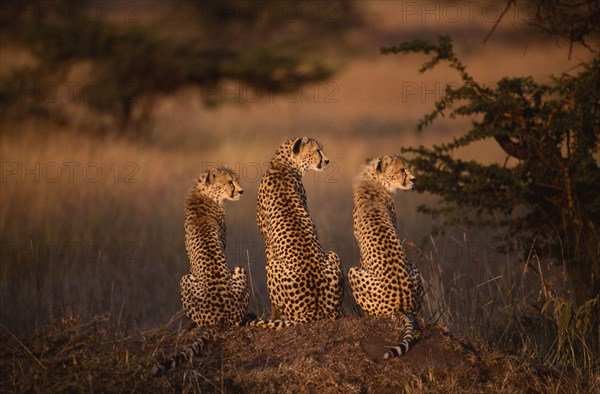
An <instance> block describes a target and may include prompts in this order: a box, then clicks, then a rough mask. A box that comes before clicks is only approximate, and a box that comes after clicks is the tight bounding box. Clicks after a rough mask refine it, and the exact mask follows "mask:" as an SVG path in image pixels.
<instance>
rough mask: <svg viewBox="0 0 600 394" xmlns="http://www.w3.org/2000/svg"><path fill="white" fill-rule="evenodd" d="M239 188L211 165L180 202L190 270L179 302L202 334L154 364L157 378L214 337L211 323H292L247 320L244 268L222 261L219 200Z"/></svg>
mask: <svg viewBox="0 0 600 394" xmlns="http://www.w3.org/2000/svg"><path fill="white" fill-rule="evenodd" d="M243 192H244V190H243V189H242V188H241V186H240V184H239V180H238V176H237V174H236V173H235V172H233V171H232V170H230V169H228V168H224V167H221V168H214V169H211V170H209V171H208V172H206V173H204V174H202V175H201V176H200V178H199V179H198V181H197V182H196V183H195V185H194V186H193V187H192V188H191V189H190V191H189V192H188V195H187V198H186V200H185V226H184V228H185V249H186V251H187V255H188V257H189V259H190V273H189V274H187V275H185V276H183V277H182V278H181V282H180V285H181V302H182V304H183V309H184V311H185V314H186V315H187V317H188V318H189V319H190V320H191V321H192V322H194V323H196V324H197V325H198V326H199V327H200V329H201V333H200V335H199V336H198V338H197V340H196V342H194V343H193V344H192V345H191V346H190V347H189V348H188V349H187V350H186V351H182V352H181V353H179V354H178V355H176V356H174V357H171V358H169V359H167V360H165V361H163V362H162V363H160V364H158V365H156V366H154V367H153V368H152V370H151V371H150V374H151V375H152V376H157V375H159V374H161V373H162V372H164V371H166V370H169V369H171V368H175V367H178V366H179V365H181V364H182V363H184V362H186V361H187V360H189V359H191V358H192V357H193V356H194V355H196V356H198V355H199V354H200V353H202V351H203V349H204V347H205V346H206V343H207V341H209V340H211V339H212V338H213V337H214V336H215V330H214V329H213V327H227V326H241V325H249V326H255V327H261V328H270V329H280V328H282V327H284V326H286V325H290V324H293V322H285V321H280V320H268V321H267V320H262V319H255V320H248V319H246V318H245V313H246V309H247V307H248V300H249V296H250V293H249V289H248V283H247V279H246V272H245V271H244V269H243V268H240V267H235V268H233V269H232V270H230V269H229V265H228V264H227V260H226V259H225V246H226V244H225V242H226V237H225V235H226V228H225V211H224V201H225V200H230V201H237V200H239V199H240V197H241V195H242V193H243Z"/></svg>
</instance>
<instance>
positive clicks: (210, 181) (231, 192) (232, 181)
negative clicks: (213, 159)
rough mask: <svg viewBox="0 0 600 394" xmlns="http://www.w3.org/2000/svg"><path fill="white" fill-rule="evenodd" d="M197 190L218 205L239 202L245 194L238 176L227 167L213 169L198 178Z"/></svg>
mask: <svg viewBox="0 0 600 394" xmlns="http://www.w3.org/2000/svg"><path fill="white" fill-rule="evenodd" d="M196 190H197V191H198V192H199V193H201V194H203V195H205V196H208V197H210V198H212V199H213V200H215V201H217V202H218V203H222V202H223V201H224V200H231V201H237V200H239V199H240V197H241V196H242V193H244V189H242V187H241V186H240V183H239V179H238V176H237V174H236V173H235V172H234V171H232V170H230V169H229V168H226V167H219V168H211V169H210V170H208V171H207V172H205V173H204V174H202V175H200V177H199V178H198V184H197V185H196Z"/></svg>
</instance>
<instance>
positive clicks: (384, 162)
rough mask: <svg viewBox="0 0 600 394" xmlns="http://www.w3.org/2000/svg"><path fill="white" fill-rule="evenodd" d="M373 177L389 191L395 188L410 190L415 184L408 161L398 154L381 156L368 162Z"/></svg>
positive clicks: (391, 191)
mask: <svg viewBox="0 0 600 394" xmlns="http://www.w3.org/2000/svg"><path fill="white" fill-rule="evenodd" d="M370 165H371V166H372V167H373V172H374V174H375V177H376V178H377V179H378V180H379V181H380V182H381V184H382V185H383V186H384V187H385V188H386V189H387V190H388V191H389V192H390V193H393V192H394V191H396V189H402V190H410V189H412V187H413V186H414V184H415V180H416V178H415V176H414V175H413V173H412V172H411V170H410V165H409V164H408V162H407V161H406V160H405V159H403V158H402V157H400V156H398V155H393V156H387V155H386V156H382V157H380V158H377V159H374V160H372V161H371V162H370Z"/></svg>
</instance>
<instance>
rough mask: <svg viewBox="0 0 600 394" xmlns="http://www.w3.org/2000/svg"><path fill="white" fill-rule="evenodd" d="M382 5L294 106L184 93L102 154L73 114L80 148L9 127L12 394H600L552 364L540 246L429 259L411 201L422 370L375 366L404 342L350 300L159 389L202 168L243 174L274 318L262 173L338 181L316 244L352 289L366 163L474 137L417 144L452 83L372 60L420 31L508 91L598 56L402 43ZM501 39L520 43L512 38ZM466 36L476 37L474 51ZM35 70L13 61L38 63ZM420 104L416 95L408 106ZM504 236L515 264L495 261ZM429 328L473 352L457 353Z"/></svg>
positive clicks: (2, 198)
mask: <svg viewBox="0 0 600 394" xmlns="http://www.w3.org/2000/svg"><path fill="white" fill-rule="evenodd" d="M400 3H401V2H398V3H396V4H395V6H396V7H399V5H398V4H400ZM365 4H366V3H365ZM381 4H383V3H381V2H380V3H375V5H371V6H369V7H367V8H368V10H369V12H371V13H372V15H371V16H370V17H371V18H373V19H372V21H373V23H376V24H377V23H380V19H381V18H383V19H384V21H383V22H381V24H380V25H379V28H373V29H371V30H368V31H367V32H366V33H365V32H361V34H360V35H357V42H359V44H360V46H361V47H362V48H363V56H362V57H361V58H359V59H357V60H354V61H353V62H352V63H350V64H349V65H348V66H347V67H346V69H345V70H343V72H341V73H340V75H339V76H338V77H337V78H336V79H335V80H334V81H331V82H332V85H327V84H322V85H319V86H313V87H309V88H307V89H306V90H305V91H303V92H301V97H300V98H299V99H298V100H290V99H287V100H286V99H283V98H277V99H273V100H271V99H270V98H269V95H268V92H262V93H263V94H264V96H263V97H264V98H263V99H261V100H259V101H258V102H255V103H240V104H238V103H237V101H238V100H237V99H236V97H235V96H234V100H233V101H236V102H235V103H232V104H231V105H226V106H223V107H219V108H217V109H212V110H209V109H206V108H204V107H202V104H201V100H200V99H199V97H198V93H199V92H198V91H195V90H191V89H190V90H188V91H185V92H180V93H178V94H177V95H176V96H174V97H168V98H164V99H162V100H161V101H160V102H159V103H158V106H157V108H156V110H155V119H154V125H153V128H152V130H151V131H150V132H149V137H148V138H147V140H145V141H142V142H140V141H137V142H133V141H128V140H122V139H116V138H112V137H93V136H89V135H88V133H84V132H82V131H87V130H88V128H95V127H97V125H96V123H97V122H100V121H101V119H95V118H93V117H89V113H88V112H85V111H82V110H81V109H80V108H71V109H70V112H69V113H70V114H71V115H72V120H74V127H73V130H63V128H62V127H57V126H52V125H51V124H49V123H48V122H45V121H37V122H36V121H26V122H20V123H14V124H2V134H1V135H0V158H1V160H0V162H1V165H2V168H1V170H2V173H1V176H2V179H1V184H0V186H1V188H0V202H1V204H0V247H1V250H0V322H1V323H2V326H3V327H2V329H1V330H0V331H1V334H0V338H1V347H2V348H1V352H0V363H1V365H0V366H1V368H2V371H6V373H3V374H2V378H1V379H2V380H1V382H0V383H1V384H0V387H1V388H0V390H2V391H15V392H20V391H43V392H60V391H119V392H122V391H198V390H202V391H226V392H229V391H255V392H258V391H261V392H262V391H265V392H274V391H277V390H281V389H285V390H284V391H300V392H302V391H304V392H307V391H324V392H340V391H345V392H356V391H358V392H365V391H366V392H381V391H383V392H385V391H395V390H397V391H411V392H412V391H415V392H432V391H435V392H438V391H439V392H454V391H456V390H457V388H456V387H461V390H462V389H464V391H467V392H469V391H471V392H481V391H488V392H497V391H498V392H515V391H516V392H526V391H527V392H570V391H575V390H581V391H590V392H592V391H594V390H596V391H597V390H598V389H600V377H599V376H600V373H599V368H600V367H599V366H598V362H597V359H596V360H593V359H592V361H593V362H592V363H590V365H588V366H584V367H583V368H582V367H581V366H580V365H578V364H577V363H576V362H574V361H573V358H569V357H562V356H563V355H564V353H561V351H560V349H557V343H556V338H557V330H556V327H555V322H554V321H552V320H551V319H550V320H548V319H547V317H545V316H544V315H543V314H542V313H541V309H542V307H543V304H544V303H545V299H544V296H543V291H544V289H543V286H541V285H540V281H539V278H538V277H536V276H535V275H532V273H531V272H530V271H527V270H525V264H524V263H523V262H522V261H523V260H524V258H525V257H526V256H527V253H528V250H529V248H530V246H531V245H529V244H525V245H523V244H521V241H520V240H518V239H515V238H514V237H511V236H507V235H505V234H495V233H494V232H493V231H490V232H488V233H481V232H479V231H478V230H475V229H452V230H451V231H450V232H449V234H448V235H447V236H446V237H437V238H435V239H431V240H430V241H429V242H427V243H426V244H423V245H422V246H421V248H418V247H416V246H414V245H413V244H412V242H414V243H419V240H421V239H423V238H424V237H427V236H428V234H429V232H430V224H431V220H430V219H429V218H427V217H424V216H422V215H420V214H418V213H416V212H415V207H416V205H417V204H418V203H419V202H422V201H423V200H425V201H433V199H432V198H431V197H430V196H420V195H417V194H416V193H399V194H398V195H397V197H396V208H397V211H398V217H399V222H398V230H399V234H400V235H401V237H403V238H406V239H407V240H408V241H407V243H406V245H407V248H408V251H409V256H410V257H411V258H412V259H413V260H415V261H417V263H418V265H419V268H420V270H421V271H422V273H423V276H424V278H425V280H426V282H427V287H428V289H429V290H428V294H427V297H426V303H425V306H424V311H423V313H422V316H423V317H424V318H425V319H426V320H427V322H428V327H429V328H428V330H426V333H425V338H424V339H423V340H422V341H421V343H419V344H418V345H417V347H415V349H413V351H411V352H410V353H409V357H407V358H406V359H403V360H396V361H393V362H392V363H388V364H386V363H379V362H377V361H373V360H372V359H371V358H370V357H369V356H368V354H369V353H368V352H367V350H368V348H369V346H370V344H371V342H372V340H371V339H373V338H375V337H377V335H376V334H377V333H379V334H381V335H380V336H381V337H386V335H388V337H386V338H388V339H387V340H388V341H391V340H393V339H394V338H393V337H389V335H393V331H392V330H391V328H390V327H388V326H387V325H386V324H387V323H386V322H374V321H367V320H363V319H357V318H356V317H355V316H356V314H355V311H356V307H355V305H354V303H353V302H352V300H351V297H350V295H349V294H346V299H345V302H344V306H343V309H344V313H345V314H346V315H349V316H350V317H347V318H344V319H342V320H338V321H336V322H315V323H313V324H310V325H307V326H305V327H297V328H294V329H292V330H288V331H286V332H282V333H268V332H260V331H253V330H245V329H244V330H231V331H226V332H224V334H223V337H222V338H221V339H219V340H218V341H216V343H215V344H214V346H211V348H210V351H209V353H208V354H207V355H206V356H205V357H203V358H201V360H200V361H199V363H200V364H199V365H197V368H196V369H184V370H182V371H179V372H176V373H174V374H172V375H170V376H168V377H166V378H162V379H161V380H150V379H149V378H148V377H147V376H146V372H147V369H148V368H149V367H150V366H151V365H152V363H154V362H155V360H156V359H157V358H160V357H161V356H163V355H165V354H170V353H172V352H173V351H175V350H176V349H180V346H182V345H183V344H184V343H187V342H186V341H189V334H186V333H185V332H180V331H177V332H175V333H174V332H173V330H174V329H175V328H177V329H180V328H181V327H179V326H178V324H180V325H181V324H182V323H180V321H179V320H176V321H175V322H173V323H171V324H167V325H166V326H163V325H164V324H165V322H166V321H168V320H170V318H171V316H173V315H174V314H176V313H177V311H178V310H179V309H180V308H181V306H180V301H179V286H178V284H179V279H180V277H181V276H182V275H183V274H184V273H185V272H186V271H187V269H188V262H187V257H186V256H185V251H184V247H183V206H182V204H183V203H182V202H183V196H184V193H185V190H186V189H187V188H188V186H189V184H190V183H191V182H192V181H193V177H194V176H197V175H199V174H200V173H201V172H202V170H203V169H205V168H207V167H208V166H212V165H214V164H226V165H228V166H230V167H232V168H233V169H235V170H236V171H237V172H238V173H240V175H241V183H242V186H243V187H244V188H245V190H246V193H245V194H244V197H243V198H242V200H241V201H239V202H237V203H228V204H227V206H226V214H227V225H228V247H227V251H226V252H227V257H228V260H229V262H230V264H231V265H241V266H243V267H246V268H250V270H251V272H252V279H253V281H252V286H253V290H254V291H253V297H252V299H251V301H250V309H251V311H253V312H256V313H258V314H263V313H266V312H267V311H268V309H269V304H268V297H267V294H266V288H265V273H264V252H263V241H262V238H261V236H260V233H259V231H258V229H257V228H256V225H255V201H256V192H257V188H258V180H259V178H260V173H261V172H262V171H263V170H264V169H265V168H266V164H265V163H266V162H268V160H269V159H270V157H271V155H272V153H273V151H274V149H275V147H276V146H277V145H278V144H279V143H280V142H281V141H283V140H285V139H286V138H288V137H290V136H294V135H311V136H313V137H315V138H317V139H319V140H320V141H321V142H322V143H323V144H324V146H325V151H326V152H327V154H328V156H329V158H330V159H331V160H332V165H331V166H330V169H329V170H328V171H327V172H325V173H322V174H318V175H315V174H312V173H311V174H308V175H307V176H306V177H305V179H304V182H305V185H306V188H307V192H308V198H309V201H308V203H309V207H310V209H311V214H312V216H313V217H314V218H315V221H316V224H317V228H318V232H319V236H320V239H321V242H322V243H323V245H324V246H325V248H326V249H330V250H335V251H336V252H337V253H338V254H339V255H340V257H341V259H342V262H343V264H344V268H345V270H347V269H348V268H349V267H350V266H354V265H356V264H357V262H358V252H357V249H356V246H355V243H354V239H353V236H352V190H351V185H352V177H353V175H354V174H355V173H356V171H357V170H358V168H359V166H360V165H361V164H362V163H363V162H364V160H365V158H367V157H375V156H379V155H381V154H384V153H393V152H397V151H399V148H400V147H402V146H407V145H419V144H425V145H431V144H433V143H439V142H442V141H447V140H448V139H450V138H451V137H452V136H454V135H457V134H459V133H461V132H462V131H463V130H464V128H465V127H468V122H464V121H442V122H440V123H439V124H437V125H436V127H435V128H434V129H432V130H429V131H427V132H425V133H423V134H415V133H413V132H412V130H413V129H414V125H415V123H416V120H417V119H419V118H420V117H421V116H422V115H423V114H424V113H426V112H428V111H430V110H431V108H432V107H433V104H434V101H435V99H436V98H438V97H439V94H441V89H443V87H444V86H445V84H447V83H452V82H456V80H457V79H456V75H453V74H452V73H449V72H448V71H445V70H443V69H442V68H441V69H440V70H437V71H436V72H434V73H430V74H427V75H425V76H421V75H418V73H417V69H418V67H419V65H420V63H422V62H423V61H424V60H425V59H424V58H420V57H418V56H414V57H410V56H409V57H381V56H378V55H377V53H378V48H379V46H381V45H387V44H395V43H396V42H397V41H398V40H399V39H401V38H411V37H416V36H419V35H420V34H421V33H423V32H427V34H428V35H429V36H431V35H433V34H437V33H443V32H450V33H451V34H453V29H454V33H456V35H458V36H459V37H463V39H461V40H459V41H458V42H457V47H458V50H459V54H460V55H461V56H462V57H463V58H464V61H465V63H466V64H469V70H470V72H471V73H472V74H473V75H474V76H475V77H476V78H477V79H478V80H481V81H483V82H494V81H496V80H497V79H498V78H499V77H501V76H504V75H529V74H531V75H534V76H535V77H536V78H542V79H543V78H547V77H548V75H549V74H551V73H559V72H561V71H563V70H565V69H568V68H569V67H571V66H572V65H574V64H576V63H577V62H578V61H579V60H580V59H583V58H585V56H587V55H585V54H584V53H580V52H577V51H575V52H574V55H573V58H572V59H571V60H569V59H567V56H566V50H565V48H557V47H555V46H548V45H546V44H545V43H540V42H537V41H532V42H526V43H522V42H519V43H518V44H516V43H515V41H511V40H510V39H507V40H503V39H500V38H501V37H503V36H502V35H499V36H497V39H496V38H495V39H493V40H492V41H491V42H490V43H489V44H488V45H487V46H484V47H482V46H480V45H479V44H478V43H479V42H480V40H481V39H483V36H484V35H485V32H487V27H489V23H488V24H486V23H481V22H478V24H476V26H470V28H469V29H466V30H465V27H464V25H460V26H459V25H452V24H450V25H449V24H447V23H446V24H444V23H442V24H439V23H433V24H431V23H425V24H422V23H420V22H419V21H418V20H414V19H411V20H409V21H406V23H401V24H399V21H397V20H391V19H393V18H391V16H390V15H391V14H390V15H388V16H387V17H386V16H385V13H386V12H389V11H384V10H383V9H382V8H381ZM386 7H387V5H386ZM385 10H388V9H387V8H385ZM461 26H462V27H461ZM501 29H504V30H500V31H504V32H506V31H510V30H511V25H510V23H509V24H508V25H504V26H503V27H502V28H501ZM472 31H475V32H476V33H477V32H480V33H482V36H481V37H478V36H476V37H475V38H469V37H468V34H467V35H465V32H466V33H470V32H472ZM461 34H462V35H461ZM408 35H410V37H408ZM476 35H477V34H476ZM509 38H510V37H509ZM2 51H3V53H4V54H6V53H7V51H6V48H2ZM13 53H14V52H13ZM27 56H28V55H27V53H24V54H20V55H18V56H17V57H22V59H21V61H22V62H26V61H27ZM6 59H7V56H2V63H0V65H1V66H2V67H1V68H2V70H0V71H2V72H5V71H6V67H7V64H9V63H10V62H7V60H6ZM498 59H506V61H504V60H503V61H502V62H500V61H499V60H498ZM508 59H509V60H510V61H508ZM15 61H16V63H19V61H20V60H19V59H15ZM500 65H501V66H500ZM414 87H416V88H417V90H416V91H414V90H409V89H413V88H414ZM230 88H233V89H234V91H235V89H238V88H239V87H237V86H235V85H233V87H231V86H230ZM225 92H226V91H225V90H223V93H224V94H225ZM239 92H241V93H242V91H239ZM332 92H334V95H333V96H328V94H330V93H332ZM252 97H253V96H252ZM328 97H329V98H330V99H334V100H333V102H327V100H326V98H328ZM240 98H243V97H240ZM240 101H244V100H240ZM461 154H462V155H463V156H464V157H465V158H473V159H477V160H483V161H495V162H504V159H505V157H504V155H503V154H502V152H501V151H500V150H499V149H498V148H497V147H495V146H494V145H492V144H481V145H479V146H477V147H476V148H474V149H471V150H465V151H463V152H461ZM57 169H58V170H59V171H61V172H60V174H58V175H57V173H56V170H57ZM97 169H100V170H101V171H102V174H101V175H99V176H97V173H96V170H97ZM71 170H73V172H71ZM84 170H86V171H84ZM96 178H97V179H96ZM494 236H499V237H500V238H501V239H503V241H504V243H506V244H509V245H511V246H512V250H514V251H517V252H515V253H512V254H510V255H504V254H499V253H497V252H496V249H495V247H496V246H497V244H496V242H495V241H493V238H494ZM540 269H541V271H542V272H543V274H544V276H545V278H546V280H547V281H548V283H549V284H550V285H551V286H552V287H553V288H554V289H556V292H557V293H558V294H562V295H565V297H566V298H568V294H569V290H570V289H569V285H568V283H567V281H566V279H565V278H566V276H565V273H564V272H562V271H561V270H560V269H557V268H556V267H555V266H553V265H552V261H550V260H542V262H541V265H540ZM347 293H348V292H347ZM97 316H103V317H100V318H99V317H97ZM434 322H439V323H443V325H444V326H445V327H448V328H449V329H450V331H451V332H453V333H456V332H460V333H462V335H464V336H466V337H468V338H470V340H469V341H465V340H458V339H456V338H454V337H452V336H450V335H449V334H447V333H444V332H443V331H441V330H439V329H438V328H436V327H434V325H433V323H434ZM13 334H14V335H13ZM427 335H429V337H428V336H427ZM474 343H475V344H474ZM481 343H485V346H484V345H481ZM380 345H381V344H379V346H380ZM488 345H490V346H494V348H488V347H487V346H488ZM496 347H499V348H501V349H503V350H502V351H503V352H505V353H502V352H501V351H500V350H496V349H497V348H496ZM419 349H420V350H419ZM452 349H454V350H452ZM249 350H250V351H249ZM430 351H431V354H433V355H434V357H430V358H431V360H432V361H433V362H438V364H433V365H432V364H431V363H429V362H427V361H426V360H427V357H425V355H423V353H427V352H430ZM563 351H564V349H563ZM446 353H448V354H454V356H455V357H456V358H455V359H451V358H450V360H454V362H448V363H445V364H444V363H443V361H444V360H443V359H438V356H439V355H440V354H446ZM507 354H510V355H507ZM517 355H519V356H517ZM523 355H525V357H523ZM473 357H475V360H476V361H473ZM340 360H343V361H340ZM594 361H595V362H594ZM440 363H441V364H440ZM442 364H443V365H442ZM461 368H463V369H461ZM459 385H460V386H459Z"/></svg>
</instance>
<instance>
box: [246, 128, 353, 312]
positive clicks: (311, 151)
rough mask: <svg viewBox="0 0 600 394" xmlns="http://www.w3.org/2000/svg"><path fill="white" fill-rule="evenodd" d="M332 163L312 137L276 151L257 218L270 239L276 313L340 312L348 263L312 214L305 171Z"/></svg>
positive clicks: (263, 181) (262, 186)
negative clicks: (326, 246) (329, 247)
mask: <svg viewBox="0 0 600 394" xmlns="http://www.w3.org/2000/svg"><path fill="white" fill-rule="evenodd" d="M328 163H329V160H328V159H327V157H326V156H325V153H324V152H323V147H322V146H321V144H320V143H319V142H317V141H316V140H314V139H312V138H309V137H302V138H292V139H290V140H288V141H286V142H284V143H283V144H282V145H281V146H280V147H279V148H278V149H277V150H276V152H275V155H274V156H273V158H272V159H271V162H270V164H269V167H268V169H267V171H266V172H265V174H264V175H263V177H262V179H261V181H260V186H259V189H258V209H257V215H256V221H257V224H258V227H259V229H260V231H261V233H262V235H263V237H264V240H265V252H266V257H267V266H266V270H267V286H268V290H269V298H270V300H271V308H272V310H273V316H274V317H275V316H277V314H278V313H281V314H282V315H283V316H284V317H285V318H286V319H289V320H292V321H296V322H308V321H312V320H316V319H325V318H335V317H337V316H338V314H339V311H340V306H341V301H342V288H343V287H342V284H343V278H342V268H341V263H340V259H339V257H338V256H337V255H336V254H335V253H334V252H329V253H327V254H325V253H324V252H323V249H322V248H321V245H320V244H319V240H318V238H317V230H316V228H315V224H314V222H313V221H312V218H311V217H310V214H309V211H308V206H307V202H306V192H305V190H304V185H303V184H302V175H303V174H304V172H306V171H307V170H315V171H321V170H323V169H324V168H325V166H326V165H327V164H328Z"/></svg>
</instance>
